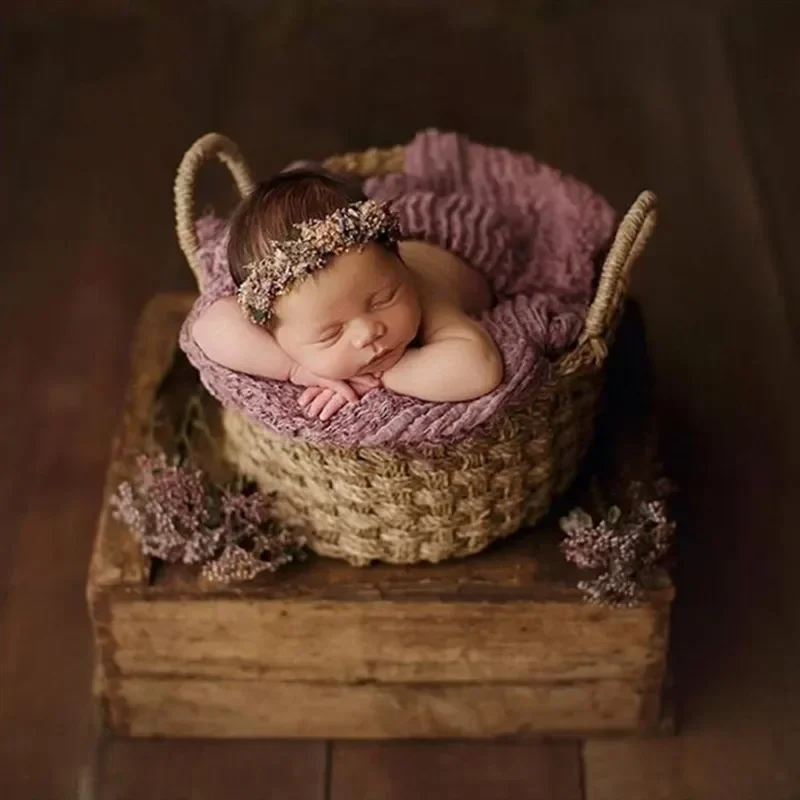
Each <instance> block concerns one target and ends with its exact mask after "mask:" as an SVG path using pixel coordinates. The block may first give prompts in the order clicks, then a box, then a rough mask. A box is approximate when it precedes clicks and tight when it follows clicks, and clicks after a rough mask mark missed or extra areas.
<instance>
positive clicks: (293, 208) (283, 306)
mask: <svg viewBox="0 0 800 800" xmlns="http://www.w3.org/2000/svg"><path fill="white" fill-rule="evenodd" d="M343 210H344V211H343ZM341 214H346V215H347V218H346V222H347V225H345V227H346V228H347V229H348V233H347V234H346V236H345V238H352V239H354V240H355V241H356V244H353V245H352V246H348V247H347V248H346V249H344V250H342V248H341V247H334V249H336V250H337V252H336V253H335V254H334V255H331V256H326V257H325V258H324V259H322V260H321V261H320V264H319V265H317V266H315V267H314V268H313V269H310V270H303V269H300V272H301V273H302V274H301V275H300V277H297V278H295V277H294V276H292V277H290V278H289V279H288V280H287V279H286V277H285V276H286V275H287V274H291V273H292V270H293V266H294V264H296V263H297V262H298V261H299V262H303V263H304V262H305V261H307V258H306V256H305V253H306V252H307V251H306V250H303V243H302V240H304V239H305V240H308V238H309V237H308V236H304V235H303V231H304V230H305V231H312V238H315V237H316V236H317V234H318V232H319V231H320V230H323V231H324V230H325V226H324V223H323V226H322V228H320V226H317V225H315V224H314V223H315V222H316V221H318V220H325V219H326V218H329V219H331V220H333V222H332V224H331V226H330V228H329V231H331V232H332V234H331V236H332V238H330V237H329V238H325V236H326V235H325V233H324V232H323V234H322V238H321V239H320V241H324V242H325V243H327V242H328V241H333V242H334V245H335V243H336V242H337V241H339V240H340V238H341V236H340V235H339V232H340V231H341V230H342V227H341V223H340V222H339V220H340V217H339V216H338V215H341ZM351 221H352V231H353V233H352V234H351V233H350V227H351V226H350V222H351ZM303 223H310V225H308V224H307V225H305V226H303ZM297 226H300V227H297ZM392 227H393V226H392V219H391V217H390V216H389V215H388V212H386V211H385V210H384V209H382V208H381V207H379V206H377V205H376V204H372V203H369V202H366V197H365V196H364V195H363V193H362V192H361V190H360V189H359V188H358V187H357V186H355V185H353V184H352V183H350V182H349V181H347V180H346V179H344V178H342V177H341V176H337V175H332V174H329V173H327V172H324V171H322V170H293V171H291V172H285V173H281V174H279V175H278V176H276V177H275V178H273V179H271V180H269V181H266V182H265V183H261V184H259V185H258V186H257V187H256V189H255V190H254V191H253V193H252V194H251V195H249V196H248V197H247V198H246V199H245V200H243V201H242V203H241V204H240V206H239V207H238V208H237V210H236V211H235V212H234V214H233V217H232V219H231V225H230V240H229V245H228V260H229V264H230V270H231V275H232V276H233V279H234V281H235V282H236V284H237V286H239V288H240V291H239V298H240V302H241V303H242V306H243V308H244V309H245V310H246V312H247V313H248V315H249V316H250V318H251V319H253V320H254V321H256V322H259V323H260V324H264V325H265V326H266V327H268V328H269V330H270V332H271V333H272V335H273V336H274V337H275V340H276V341H277V342H278V344H279V345H280V346H281V347H282V348H283V350H284V351H285V352H286V353H287V354H288V355H289V356H291V358H293V359H294V360H295V361H296V362H297V363H298V364H300V365H302V366H304V367H306V369H308V370H310V371H311V372H313V373H314V374H316V375H319V376H320V377H324V378H330V379H337V380H346V379H348V378H352V377H354V376H356V375H359V374H366V373H372V372H383V371H385V370H387V369H389V368H390V367H391V366H393V365H394V364H395V363H397V361H398V360H399V359H400V357H401V356H402V355H403V353H404V352H405V349H406V347H408V345H409V344H410V343H411V342H412V341H413V339H414V338H415V337H416V335H417V330H418V328H419V325H420V306H419V300H418V297H417V291H416V286H415V283H414V279H413V276H412V275H411V273H410V272H409V270H408V269H407V268H406V266H405V264H404V263H403V262H402V260H401V259H400V257H399V255H398V252H397V247H396V245H395V242H394V236H393V231H392ZM298 253H299V254H300V255H299V256H298V255H297V254H298ZM287 265H288V266H287ZM274 278H277V279H278V280H277V281H275V280H273V279H274ZM265 287H269V288H267V289H266V290H265ZM276 287H278V288H277V290H276Z"/></svg>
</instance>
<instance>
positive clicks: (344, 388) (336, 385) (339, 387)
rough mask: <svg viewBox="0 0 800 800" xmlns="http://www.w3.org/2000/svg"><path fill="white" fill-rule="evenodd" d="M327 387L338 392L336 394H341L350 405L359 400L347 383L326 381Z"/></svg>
mask: <svg viewBox="0 0 800 800" xmlns="http://www.w3.org/2000/svg"><path fill="white" fill-rule="evenodd" d="M325 386H327V388H328V389H331V390H332V391H334V392H336V394H340V395H341V396H342V397H344V399H345V400H347V401H348V402H349V403H355V402H356V401H357V400H358V395H357V394H356V392H355V390H354V389H353V387H352V386H351V385H350V384H349V383H348V382H347V381H327V380H326V381H325Z"/></svg>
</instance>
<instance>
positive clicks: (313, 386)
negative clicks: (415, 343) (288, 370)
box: [291, 367, 381, 422]
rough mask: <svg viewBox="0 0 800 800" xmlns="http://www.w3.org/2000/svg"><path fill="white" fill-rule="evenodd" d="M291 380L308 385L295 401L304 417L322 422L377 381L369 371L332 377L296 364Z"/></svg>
mask: <svg viewBox="0 0 800 800" xmlns="http://www.w3.org/2000/svg"><path fill="white" fill-rule="evenodd" d="M291 379H292V382H293V383H296V384H298V385H300V386H307V387H308V388H307V389H306V390H305V391H304V392H303V393H302V394H301V395H300V397H299V398H298V400H297V402H298V405H299V406H300V407H301V408H304V409H305V413H306V416H307V417H319V418H320V419H321V420H322V421H323V422H325V421H327V420H329V419H330V418H331V417H332V416H333V415H334V414H336V413H337V412H338V411H340V410H341V409H342V408H344V407H345V406H346V405H347V404H348V403H355V402H358V399H359V398H360V397H363V396H364V395H365V394H367V392H370V391H372V390H373V389H376V388H377V387H378V386H380V385H381V382H380V380H379V379H378V378H376V377H375V376H373V375H359V376H356V377H354V378H352V379H351V380H349V381H333V380H329V379H327V378H320V377H318V376H316V375H313V374H312V373H310V372H308V371H307V370H304V369H303V368H302V367H298V369H297V370H295V371H294V372H293V374H292V378H291Z"/></svg>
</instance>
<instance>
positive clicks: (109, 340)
mask: <svg viewBox="0 0 800 800" xmlns="http://www.w3.org/2000/svg"><path fill="white" fill-rule="evenodd" d="M212 5H214V6H216V7H221V6H222V5H223V4H221V3H220V4H211V3H192V2H189V1H188V0H184V2H178V1H177V0H175V1H173V2H163V3H161V2H158V3H156V2H151V3H143V2H136V3H134V2H124V0H117V1H116V2H113V3H112V2H100V0H71V2H62V3H57V2H52V1H51V2H37V3H28V2H25V0H14V2H6V3H4V5H3V14H4V23H5V24H4V25H3V27H2V32H1V33H0V59H2V62H3V63H2V65H0V81H2V86H1V87H0V103H1V104H2V107H1V108H0V125H2V135H0V147H1V148H2V173H0V174H2V191H1V192H0V202H1V203H2V215H1V216H0V224H2V238H0V241H1V242H2V247H3V249H4V253H3V259H2V262H0V344H2V359H0V363H1V364H2V377H1V378H0V432H1V437H0V447H2V469H1V470H0V508H2V512H3V522H4V524H3V528H2V531H0V797H2V798H4V800H18V799H19V800H49V799H50V798H78V797H80V798H90V797H96V798H102V800H139V798H141V799H142V800H178V799H179V798H193V799H194V798H197V800H205V799H206V798H208V799H209V800H211V799H212V798H213V799H214V800H216V799H217V798H220V797H235V798H242V800H249V798H275V799H276V800H301V799H302V800H306V799H307V798H308V800H311V799H312V798H313V799H315V800H316V799H317V798H319V800H321V799H322V798H331V800H359V799H360V798H365V800H366V799H367V798H368V799H369V800H394V799H395V798H397V800H400V799H401V798H403V799H405V798H416V799H418V800H425V798H437V799H438V798H442V797H446V798H450V797H452V798H459V800H468V798H482V799H489V798H509V799H510V798H513V800H533V798H537V800H578V798H586V799H587V800H656V798H658V800H695V798H697V799H699V800H790V798H798V797H800V758H798V754H800V593H798V591H797V589H796V586H797V579H796V575H797V572H798V567H799V566H800V535H798V530H799V528H800V494H799V493H798V481H799V480H800V457H799V456H798V444H800V436H798V433H799V431H798V427H800V426H799V425H798V413H797V399H796V398H797V394H798V389H800V381H798V369H797V345H798V334H799V333H800V244H798V239H797V233H796V232H797V228H798V222H800V217H799V216H798V210H800V201H799V200H798V196H799V195H798V189H800V156H798V142H800V111H798V98H800V67H799V66H798V64H800V59H799V58H798V55H800V54H799V53H798V36H797V32H798V30H799V29H800V3H796V2H793V1H788V2H778V1H777V0H776V1H775V2H768V1H767V0H761V1H760V2H755V1H754V2H752V3H750V2H745V0H741V2H739V1H738V0H731V2H723V0H718V2H713V0H705V1H701V0H698V2H689V1H688V0H685V1H680V2H665V1H664V0H661V1H660V2H655V1H654V0H629V1H628V2H625V0H595V1H594V2H590V0H562V1H561V2H556V1H555V0H539V1H538V2H534V1H533V0H531V1H530V2H527V3H523V2H514V3H505V4H500V5H501V6H503V7H504V8H505V10H498V9H496V8H495V4H494V3H493V2H490V0H468V1H467V2H464V3H461V4H455V3H449V2H446V0H437V1H436V2H430V1H429V0H428V1H425V0H409V1H408V2H405V3H390V2H368V0H345V1H343V2H341V3H337V4H334V3H329V4H326V3H322V2H312V0H302V2H300V1H299V0H298V1H297V2H291V3H290V2H283V3H263V4H261V5H263V6H264V9H268V10H257V9H258V6H259V4H258V3H255V2H244V1H243V0H238V1H237V2H231V3H227V4H224V5H226V6H227V7H228V10H227V11H226V12H221V11H216V12H211V11H206V10H204V9H205V8H206V6H212ZM334 8H335V10H334ZM425 126H438V127H442V128H451V129H458V130H462V131H464V132H467V133H469V134H471V135H472V136H473V137H475V138H477V139H480V140H483V141H486V142H489V143H495V144H502V145H508V146H511V147H515V148H522V149H526V150H530V151H531V152H533V153H534V154H536V155H537V156H539V157H540V158H542V159H544V160H546V161H549V162H550V163H552V164H554V165H557V166H559V167H561V168H563V169H564V170H567V171H570V172H573V173H575V174H577V175H578V176H579V177H581V178H583V179H585V180H586V181H588V182H589V183H591V184H592V185H594V186H596V187H597V188H599V189H600V190H601V191H603V192H604V193H605V194H606V195H607V196H608V197H609V198H610V199H611V200H612V202H613V203H614V204H615V205H616V206H617V207H619V208H622V207H624V206H626V205H627V204H628V203H629V202H630V201H631V200H632V199H633V198H634V197H635V195H636V194H637V193H638V191H639V190H640V189H643V188H651V189H654V190H655V191H656V192H657V193H658V194H659V196H660V199H661V218H660V227H659V230H658V233H657V236H656V238H655V239H654V240H653V243H652V246H651V248H650V250H649V252H648V254H647V256H646V258H645V259H644V260H643V261H642V262H640V264H639V270H638V274H637V277H636V280H635V283H634V291H635V294H636V295H637V297H639V298H640V300H641V302H642V304H643V307H644V311H645V315H646V320H647V324H648V327H649V331H650V337H651V345H652V351H653V354H654V358H655V364H656V372H657V378H658V382H659V397H660V400H661V404H662V407H663V413H664V417H665V420H666V422H667V430H668V432H669V437H668V443H669V457H670V461H671V464H672V467H673V472H674V473H675V474H676V475H677V477H678V478H679V480H680V482H681V483H682V485H683V487H684V493H683V495H682V509H681V516H682V527H681V547H680V570H679V575H678V581H679V599H678V607H677V610H676V624H675V630H674V653H675V676H676V682H677V687H678V688H677V697H678V709H679V713H680V721H681V733H680V735H679V736H678V737H676V738H674V739H666V740H648V741H643V742H634V741H614V742H588V743H579V742H566V743H559V744H532V745H516V744H513V745H512V744H485V745H484V744H462V743H442V744H424V745H423V744H416V743H404V744H396V745H395V744H352V743H339V742H333V743H327V744H326V743H318V742H297V743H286V742H247V743H215V742H128V741H101V740H99V739H98V737H97V733H96V729H95V719H94V711H93V708H92V706H91V704H90V700H89V689H90V663H91V653H90V648H89V631H88V626H87V617H86V611H85V602H84V594H83V587H84V581H85V574H86V568H87V563H88V553H89V547H90V539H91V536H92V529H93V525H94V521H95V517H96V514H97V510H98V503H99V499H100V492H101V483H102V478H103V471H104V468H105V465H106V459H107V456H108V448H109V443H110V436H111V433H112V429H113V426H114V423H115V418H116V415H117V413H118V411H119V408H120V402H121V398H122V392H123V389H124V384H125V379H126V373H127V348H128V342H129V338H130V335H131V329H132V325H133V323H134V320H135V317H136V315H137V313H138V311H139V310H140V309H141V307H142V305H143V304H144V302H145V301H146V299H147V298H148V297H150V296H151V295H152V294H153V293H154V292H156V291H159V290H164V289H180V288H188V287H190V286H191V280H190V275H189V272H188V269H187V268H186V266H185V264H184V263H183V262H182V260H181V257H180V253H179V251H178V249H177V246H176V244H175V241H174V237H173V234H172V230H171V196H170V191H171V181H172V176H173V171H174V169H175V166H176V164H177V162H178V160H179V158H180V156H181V154H182V152H183V149H184V148H185V147H186V146H187V145H188V144H189V143H190V142H191V141H192V140H193V139H194V138H195V137H196V136H197V135H199V134H201V133H203V132H205V131H207V130H211V129H217V130H221V131H223V132H225V133H228V134H229V135H231V136H232V137H234V138H235V139H236V140H237V141H238V142H239V143H240V145H241V147H242V149H243V150H244V152H245V153H246V154H247V156H248V158H249V159H250V161H251V162H252V164H253V166H254V167H255V168H256V170H257V171H258V172H259V173H262V174H263V173H267V172H268V171H270V170H273V169H275V168H277V167H279V166H281V165H283V164H285V163H286V162H288V161H289V160H291V159H294V158H296V157H304V156H308V157H317V156H322V155H326V154H329V153H333V152H338V151H342V150H349V149H352V148H360V147H364V146H367V145H371V144H376V145H386V144H393V143H396V142H402V141H406V140H407V139H408V138H409V137H410V136H411V135H412V134H413V132H414V131H415V130H417V129H419V128H421V127H425ZM211 184H212V185H211V186H210V187H209V189H210V190H211V189H216V185H217V184H215V183H214V181H211Z"/></svg>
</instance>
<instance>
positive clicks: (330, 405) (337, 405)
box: [319, 394, 347, 422]
mask: <svg viewBox="0 0 800 800" xmlns="http://www.w3.org/2000/svg"><path fill="white" fill-rule="evenodd" d="M346 405H347V399H346V398H344V397H342V396H341V395H340V394H335V395H333V397H331V399H330V400H329V401H328V402H327V403H326V404H325V408H323V409H322V412H321V413H320V415H319V418H320V419H321V420H322V421H323V422H325V421H327V420H329V419H330V418H331V417H332V416H333V415H334V414H336V413H337V412H338V411H340V410H341V409H342V408H344V406H346Z"/></svg>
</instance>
